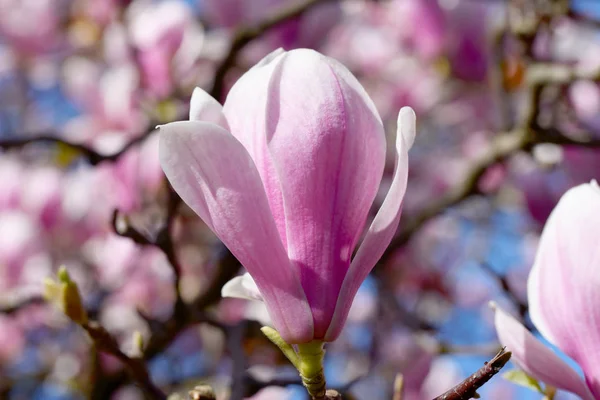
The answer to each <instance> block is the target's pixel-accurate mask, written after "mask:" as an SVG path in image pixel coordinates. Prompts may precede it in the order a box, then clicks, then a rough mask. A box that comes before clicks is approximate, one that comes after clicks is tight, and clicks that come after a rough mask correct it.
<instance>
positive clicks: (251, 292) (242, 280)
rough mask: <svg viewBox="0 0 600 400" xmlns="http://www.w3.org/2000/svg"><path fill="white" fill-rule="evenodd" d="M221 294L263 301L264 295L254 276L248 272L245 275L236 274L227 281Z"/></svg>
mask: <svg viewBox="0 0 600 400" xmlns="http://www.w3.org/2000/svg"><path fill="white" fill-rule="evenodd" d="M221 296H222V297H233V298H236V299H248V300H260V301H263V297H262V295H261V294H260V291H259V290H258V286H256V282H254V279H252V276H250V274H249V273H247V272H246V273H245V274H244V275H241V276H236V277H235V278H233V279H232V280H230V281H229V282H227V283H226V284H225V285H224V286H223V288H222V289H221Z"/></svg>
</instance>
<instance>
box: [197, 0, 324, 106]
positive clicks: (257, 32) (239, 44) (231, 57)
mask: <svg viewBox="0 0 600 400" xmlns="http://www.w3.org/2000/svg"><path fill="white" fill-rule="evenodd" d="M329 1H334V0H306V1H304V2H302V3H298V4H295V5H293V6H291V7H288V8H285V9H284V10H282V11H280V12H278V13H277V14H275V15H273V16H271V17H269V18H267V19H265V20H264V21H263V22H261V23H259V24H257V25H255V26H242V27H241V28H239V29H238V30H237V31H236V32H235V34H234V36H233V41H232V43H231V46H230V48H229V52H228V53H227V55H226V56H225V58H224V59H223V60H222V61H221V63H220V64H219V65H218V67H217V70H216V72H215V78H214V79H213V84H212V87H211V89H210V91H209V93H210V94H211V95H212V96H213V97H214V98H215V99H217V100H219V99H220V98H221V95H222V92H223V86H224V83H225V77H226V75H227V73H228V72H229V70H230V69H231V68H232V67H233V66H234V65H235V62H236V59H237V56H238V55H239V53H240V52H241V51H242V50H243V49H244V48H245V47H246V46H247V45H248V44H249V43H250V42H252V41H253V40H255V39H257V38H259V37H261V36H262V35H263V34H265V33H266V32H268V31H269V30H271V29H272V28H274V27H276V26H277V25H280V24H282V23H283V22H286V21H288V20H290V19H293V18H297V17H300V16H301V15H302V14H304V13H305V12H307V11H308V10H310V9H311V8H312V7H314V6H316V5H318V4H323V3H326V2H329Z"/></svg>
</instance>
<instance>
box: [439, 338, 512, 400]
mask: <svg viewBox="0 0 600 400" xmlns="http://www.w3.org/2000/svg"><path fill="white" fill-rule="evenodd" d="M510 357H511V352H510V351H505V350H504V349H502V350H500V352H498V354H496V355H495V356H494V358H492V359H491V360H490V361H489V362H486V363H485V364H484V365H483V367H481V368H479V369H478V370H477V371H476V372H475V373H474V374H473V375H471V376H469V377H468V378H467V379H465V380H464V381H462V382H461V383H459V384H458V385H456V386H454V387H453V388H452V389H450V390H448V391H447V392H446V393H444V394H442V395H441V396H438V397H436V398H435V399H433V400H469V399H472V398H479V396H478V395H477V390H478V389H479V388H480V387H482V386H483V385H484V384H485V383H487V382H488V381H489V380H490V379H492V377H493V376H494V375H496V374H497V373H498V372H500V370H501V369H502V367H504V365H506V363H507V362H508V360H510Z"/></svg>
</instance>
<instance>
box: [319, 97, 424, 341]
mask: <svg viewBox="0 0 600 400" xmlns="http://www.w3.org/2000/svg"><path fill="white" fill-rule="evenodd" d="M415 135H416V116H415V112H414V111H413V110H412V109H411V108H410V107H403V108H402V109H401V110H400V113H399V114H398V130H397V135H396V166H395V168H394V176H393V180H392V185H391V186H390V189H389V191H388V194H387V196H386V198H385V200H384V201H383V204H382V205H381V208H380V209H379V211H378V212H377V215H376V216H375V219H374V220H373V222H372V223H371V226H370V227H369V230H368V231H367V234H366V235H365V238H364V240H363V242H362V244H361V246H360V248H359V249H358V252H357V253H356V255H355V256H354V259H353V260H352V263H351V264H350V269H349V270H348V273H347V274H346V277H345V279H344V282H343V284H342V288H341V290H340V294H339V298H338V301H337V305H336V309H335V312H334V314H333V318H332V320H331V324H330V326H329V329H328V330H327V333H326V335H325V340H326V341H333V340H335V339H336V338H337V337H338V336H339V334H340V332H341V330H342V328H343V326H344V323H345V322H346V318H347V317H348V312H349V310H350V307H351V305H352V301H353V300H354V296H355V295H356V292H357V291H358V288H359V287H360V285H361V284H362V282H363V281H364V279H365V278H366V277H367V275H368V274H369V272H370V271H371V269H373V267H374V266H375V263H376V262H377V261H378V260H379V258H381V256H382V255H383V253H384V251H385V249H386V248H387V246H388V245H389V243H390V241H391V240H392V238H393V237H394V234H395V233H396V229H397V228H398V223H399V221H400V215H401V213H402V199H403V198H404V194H405V193H406V185H407V181H408V150H409V149H410V148H411V147H412V145H413V143H414V140H415Z"/></svg>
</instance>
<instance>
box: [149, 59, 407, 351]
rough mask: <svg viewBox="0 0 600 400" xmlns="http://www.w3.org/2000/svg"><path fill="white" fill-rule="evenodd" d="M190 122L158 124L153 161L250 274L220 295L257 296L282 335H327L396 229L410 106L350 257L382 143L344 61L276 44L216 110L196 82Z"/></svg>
mask: <svg viewBox="0 0 600 400" xmlns="http://www.w3.org/2000/svg"><path fill="white" fill-rule="evenodd" d="M190 119H191V121H183V122H175V123H172V124H168V125H165V126H163V127H161V129H160V159H161V164H162V166H163V169H164V171H165V173H166V175H167V177H168V178H169V180H170V182H171V184H172V185H173V187H174V188H175V190H176V191H177V192H178V193H179V194H180V195H181V197H182V198H183V199H184V201H185V202H186V203H187V204H188V205H189V206H190V207H191V208H192V209H193V210H194V211H195V212H196V213H198V214H199V215H200V217H201V218H202V219H203V220H204V222H205V223H206V224H207V225H208V226H209V227H210V228H211V229H212V230H213V231H214V232H215V233H216V235H217V236H218V237H219V238H220V239H221V240H222V241H223V242H224V243H225V244H226V245H227V246H228V247H229V249H230V250H231V251H232V253H233V254H234V255H235V256H236V257H237V258H238V259H239V260H240V262H241V263H242V264H243V265H244V266H245V267H246V268H247V269H248V271H249V272H250V274H251V275H252V278H253V280H252V279H248V277H246V278H244V277H238V278H236V279H234V281H232V282H230V283H229V284H228V285H227V288H224V293H225V294H231V295H237V296H246V297H251V298H257V297H260V298H262V299H263V300H264V301H265V303H266V306H267V309H268V311H269V315H270V317H271V319H272V320H273V324H274V326H275V328H276V329H278V330H279V332H280V334H281V335H282V337H283V338H284V339H285V340H286V341H288V343H303V342H307V341H310V340H313V339H315V338H316V339H322V340H325V341H332V340H334V339H335V338H336V337H337V336H338V335H339V333H340V331H341V329H342V327H343V324H344V322H345V320H346V317H347V315H348V311H349V309H350V306H351V304H352V300H353V298H354V296H355V294H356V292H357V290H358V287H359V286H360V284H361V282H362V281H363V280H364V278H365V277H366V275H367V274H368V273H369V271H370V270H371V268H372V267H373V266H374V264H375V262H376V261H377V260H378V259H379V257H380V256H381V254H382V253H383V251H384V250H385V248H386V247H387V245H388V243H389V241H390V240H391V238H392V236H393V235H394V233H395V231H396V227H397V224H398V221H399V218H400V209H401V205H402V198H403V196H404V192H405V189H406V181H407V175H408V149H409V148H410V146H411V145H412V143H413V140H414V135H415V116H414V112H413V111H412V110H410V109H403V110H401V112H400V116H399V121H398V123H399V126H398V135H397V142H396V152H397V154H396V169H395V172H394V178H393V182H392V184H391V187H390V190H389V193H388V196H387V197H386V199H385V201H384V203H383V205H382V207H381V209H380V210H379V213H378V215H377V216H376V217H375V219H374V221H373V223H372V225H371V227H370V228H369V231H368V232H367V234H366V237H365V239H364V241H363V243H362V245H361V246H360V248H359V250H358V252H357V254H356V256H355V257H354V259H353V260H352V261H351V256H352V252H353V250H354V248H355V246H356V245H357V242H358V240H359V238H360V235H361V233H362V231H363V227H364V225H365V221H366V218H367V214H368V212H369V208H370V207H371V204H372V202H373V199H374V198H375V195H376V193H377V188H378V186H379V181H380V179H381V176H382V173H383V167H384V163H385V145H386V143H385V135H384V131H383V125H382V123H381V119H380V117H379V115H378V113H377V110H376V109H375V106H374V104H373V102H372V101H371V99H370V98H369V97H368V95H367V94H366V92H365V91H364V89H363V88H362V86H361V85H360V83H359V82H358V81H357V80H356V78H355V77H354V76H352V74H351V73H350V72H349V71H348V70H347V69H346V68H345V67H344V66H342V65H341V64H340V63H338V62H337V61H335V60H333V59H330V58H327V57H325V56H323V55H321V54H319V53H317V52H314V51H312V50H305V49H301V50H293V51H290V52H287V53H286V52H282V51H276V52H274V53H272V54H271V55H269V56H267V57H266V58H265V59H263V60H262V61H261V62H259V63H258V64H257V65H256V66H255V67H253V68H252V69H250V70H249V71H248V72H247V73H246V74H245V75H244V76H242V78H241V79H240V80H239V81H238V82H237V83H236V84H235V85H234V87H233V88H232V90H231V92H230V93H229V96H228V97H227V100H226V102H225V105H224V107H221V106H220V105H219V104H218V103H217V101H216V100H214V99H213V98H212V97H210V96H209V95H208V94H207V93H205V92H203V91H201V90H200V89H197V90H196V91H195V92H194V95H193V97H192V102H191V110H190Z"/></svg>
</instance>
